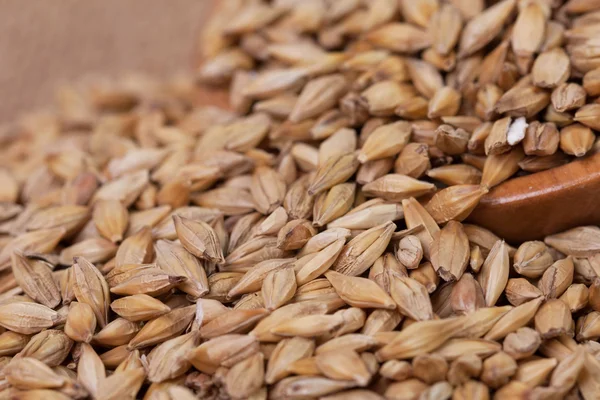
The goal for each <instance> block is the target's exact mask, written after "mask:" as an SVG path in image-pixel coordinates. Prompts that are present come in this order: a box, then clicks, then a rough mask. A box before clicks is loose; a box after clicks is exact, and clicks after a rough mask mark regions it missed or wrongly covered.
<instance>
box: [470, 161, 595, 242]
mask: <svg viewBox="0 0 600 400" xmlns="http://www.w3.org/2000/svg"><path fill="white" fill-rule="evenodd" d="M599 196H600V154H593V155H590V156H588V157H585V158H583V159H581V160H577V161H573V162H571V163H569V164H565V165H562V166H560V167H556V168H552V169H549V170H546V171H542V172H538V173H535V174H532V175H527V176H522V177H519V178H514V179H510V180H508V181H506V182H504V183H503V184H501V185H499V186H497V187H495V188H494V189H492V190H491V191H490V192H489V193H488V194H487V195H485V196H484V197H483V199H482V200H481V202H480V203H479V205H478V206H477V208H476V209H475V210H474V211H473V213H472V214H471V215H470V216H469V218H468V222H472V223H475V224H477V225H480V226H482V227H484V228H487V229H489V230H491V231H492V232H494V233H495V234H496V235H498V236H500V237H502V238H505V239H506V240H507V241H509V242H511V243H518V242H522V241H526V240H535V239H542V238H543V237H544V236H546V235H550V234H553V233H557V232H561V231H564V230H566V229H569V228H573V227H575V226H579V225H593V224H599V223H600V206H599V205H598V204H597V202H598V200H599V199H600V197H599Z"/></svg>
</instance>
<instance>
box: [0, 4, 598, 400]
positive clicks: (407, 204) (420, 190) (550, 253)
mask: <svg viewBox="0 0 600 400" xmlns="http://www.w3.org/2000/svg"><path fill="white" fill-rule="evenodd" d="M488 3H489V4H487V7H485V5H484V1H483V0H450V1H441V0H404V1H398V0H273V1H272V2H271V3H267V2H261V1H255V0H247V1H243V0H228V1H222V2H221V4H220V9H219V13H217V14H216V15H215V16H214V18H213V19H212V20H211V22H210V23H209V25H208V26H207V27H206V31H205V34H204V36H203V43H202V48H203V50H204V51H205V54H204V56H205V58H206V60H207V61H206V63H205V64H204V65H203V66H202V67H201V69H200V71H199V77H200V79H202V80H205V81H209V82H210V83H213V84H227V83H229V82H230V94H231V99H230V103H231V109H232V110H233V111H231V110H224V109H219V108H215V107H199V106H194V92H195V85H194V83H193V82H192V81H191V80H186V79H181V78H180V79H174V80H171V81H168V82H161V83H158V82H154V81H150V80H148V79H146V78H142V77H140V76H132V77H129V78H127V79H123V80H121V81H119V82H110V81H98V80H94V81H87V82H82V83H81V84H79V85H77V86H74V87H66V88H64V89H63V90H62V91H61V92H60V93H59V98H58V107H57V108H56V109H50V110H47V111H44V112H39V113H36V114H32V115H30V116H28V117H26V118H22V119H21V120H19V121H16V122H15V123H14V124H12V125H10V126H7V127H5V128H4V129H3V130H2V131H1V132H0V166H1V167H2V168H1V169H0V274H1V276H0V293H1V294H0V326H1V327H2V328H1V329H2V331H1V333H0V378H1V380H0V399H29V400H31V399H38V400H54V399H57V400H62V399H68V398H74V399H86V398H91V399H102V400H108V399H113V400H121V399H135V398H143V399H148V400H189V399H195V398H200V399H214V400H226V399H252V400H259V399H267V398H269V399H292V400H293V399H327V400H334V399H351V400H363V399H364V400H372V399H373V400H376V399H383V398H385V399H402V400H404V399H406V400H409V399H424V400H426V399H431V400H434V399H450V398H452V399H456V400H463V399H465V400H466V399H473V400H475V399H477V400H479V399H483V400H485V399H489V398H492V397H493V398H494V399H499V400H503V399H531V400H533V399H540V400H541V399H563V398H568V399H585V400H592V399H599V398H600V345H599V344H598V342H597V341H596V340H597V339H598V338H599V337H600V228H598V227H594V226H585V227H579V228H575V229H572V230H569V231H567V232H563V233H560V234H557V235H552V236H549V237H546V238H545V240H544V242H541V241H532V242H525V243H521V244H518V245H517V246H516V247H512V246H509V245H508V244H507V243H505V242H504V241H503V240H502V239H501V238H499V237H497V236H496V235H494V234H493V233H492V232H490V231H488V230H486V229H483V228H481V227H478V226H474V225H470V224H466V223H464V224H463V223H461V221H463V220H464V219H465V218H466V217H467V216H468V215H469V213H470V212H471V211H472V210H473V209H474V207H475V206H476V205H477V203H478V201H479V199H480V198H481V196H483V195H484V194H485V193H486V192H487V191H488V190H489V188H491V187H493V186H495V185H497V184H499V183H501V182H503V181H505V180H507V179H509V178H511V177H512V176H513V175H515V174H516V173H527V172H534V171H540V170H543V169H547V168H550V167H553V166H557V165H560V164H563V163H565V162H568V161H569V160H570V159H571V158H572V156H575V157H581V156H584V155H586V154H588V153H591V152H593V151H594V148H595V147H596V146H595V145H594V143H595V135H594V132H593V130H594V129H595V130H598V129H600V102H598V99H597V96H598V95H600V40H599V37H600V2H599V1H598V0H569V1H567V2H564V4H563V2H562V1H560V0H521V1H516V0H503V1H498V2H493V1H489V2H488ZM492 3H493V4H492ZM519 171H521V172H519Z"/></svg>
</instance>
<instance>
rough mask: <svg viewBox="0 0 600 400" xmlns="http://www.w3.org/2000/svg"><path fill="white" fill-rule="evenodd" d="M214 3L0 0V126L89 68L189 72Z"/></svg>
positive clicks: (184, 0)
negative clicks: (210, 7) (206, 17)
mask: <svg viewBox="0 0 600 400" xmlns="http://www.w3.org/2000/svg"><path fill="white" fill-rule="evenodd" d="M209 6H210V2H209V1H208V0H52V1H51V0H0V93H1V96H2V101H0V124H1V123H3V122H8V121H11V120H13V119H14V118H15V117H16V115H18V114H19V113H21V112H24V111H28V110H32V109H35V108H36V107H39V106H42V105H45V104H48V103H49V102H50V101H51V100H52V99H53V96H54V93H55V89H56V88H57V87H58V86H59V85H60V84H61V83H63V82H68V81H73V80H75V79H78V78H80V77H82V76H84V75H87V74H89V73H101V74H108V75H118V74H119V73H124V72H128V71H138V70H139V71H143V72H147V73H150V74H152V75H157V76H165V75H168V74H170V73H175V72H179V71H185V70H186V69H189V70H191V69H192V68H193V67H194V65H195V54H196V51H195V46H196V43H197V38H198V35H199V32H200V30H201V28H202V21H203V17H205V16H206V14H207V13H208V11H209Z"/></svg>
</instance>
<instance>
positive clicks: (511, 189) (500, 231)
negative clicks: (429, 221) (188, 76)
mask: <svg viewBox="0 0 600 400" xmlns="http://www.w3.org/2000/svg"><path fill="white" fill-rule="evenodd" d="M213 4H214V3H213ZM213 12H214V9H213ZM197 103H198V105H215V106H219V107H222V108H227V109H229V108H230V107H229V104H228V95H227V92H226V91H224V90H218V89H210V88H202V89H200V90H199V92H198V97H197ZM597 199H598V200H597ZM599 200H600V154H594V155H591V156H588V157H585V158H584V159H581V160H577V161H573V162H571V163H569V164H566V165H563V166H560V167H556V168H553V169H549V170H546V171H542V172H538V173H535V174H531V175H527V176H523V177H519V178H514V179H510V180H508V181H507V182H505V183H503V184H501V185H498V186H497V187H495V188H494V189H492V190H491V191H490V192H489V193H488V194H487V195H485V196H484V197H483V199H482V200H481V202H480V204H479V205H478V206H477V208H476V209H475V210H474V211H473V213H472V214H471V215H470V216H469V218H468V219H467V222H470V223H475V224H477V225H480V226H482V227H484V228H487V229H489V230H491V231H492V232H494V233H495V234H496V235H498V236H500V237H502V238H504V239H506V240H507V241H508V242H509V243H513V244H518V243H520V242H523V241H527V240H535V239H543V237H544V236H547V235H550V234H553V233H557V232H561V231H564V230H566V229H569V228H573V227H575V226H579V225H589V224H600V205H599V206H597V205H596V202H597V201H599Z"/></svg>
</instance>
